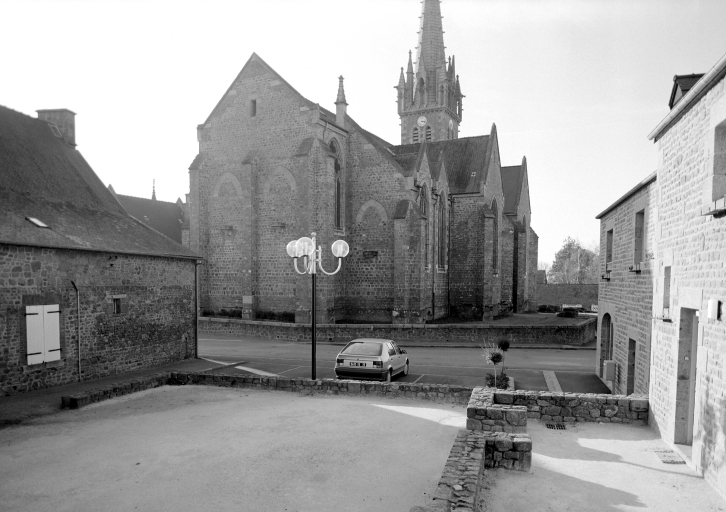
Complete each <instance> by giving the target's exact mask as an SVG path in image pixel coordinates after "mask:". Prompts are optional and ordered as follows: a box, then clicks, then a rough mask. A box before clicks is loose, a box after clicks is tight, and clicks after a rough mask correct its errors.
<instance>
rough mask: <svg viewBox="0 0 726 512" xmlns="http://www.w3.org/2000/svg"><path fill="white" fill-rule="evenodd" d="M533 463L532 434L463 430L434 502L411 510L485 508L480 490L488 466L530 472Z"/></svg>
mask: <svg viewBox="0 0 726 512" xmlns="http://www.w3.org/2000/svg"><path fill="white" fill-rule="evenodd" d="M531 465H532V440H531V439H530V437H529V436H528V435H526V434H507V433H504V432H482V431H478V432H474V431H471V430H465V429H462V430H460V431H459V433H458V434H457V436H456V440H455V441H454V445H453V446H452V447H451V452H450V453H449V458H448V459H447V460H446V465H445V466H444V471H443V473H442V474H441V478H440V479H439V483H438V485H437V487H436V492H435V493H434V496H433V500H432V502H431V504H429V505H426V506H417V507H413V508H412V509H411V511H410V512H434V511H436V512H450V511H452V510H455V511H457V512H474V511H481V510H485V509H486V507H485V506H484V504H483V502H482V499H483V497H482V496H481V495H480V490H481V487H482V478H483V475H484V471H485V470H486V469H491V468H503V469H513V470H517V471H529V469H530V467H531Z"/></svg>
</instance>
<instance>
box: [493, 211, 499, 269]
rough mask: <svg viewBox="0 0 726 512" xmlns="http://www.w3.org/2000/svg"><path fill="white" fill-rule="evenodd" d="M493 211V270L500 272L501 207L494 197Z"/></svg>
mask: <svg viewBox="0 0 726 512" xmlns="http://www.w3.org/2000/svg"><path fill="white" fill-rule="evenodd" d="M492 212H493V213H494V236H493V237H492V272H493V273H495V274H496V273H498V272H499V208H498V207H497V200H496V199H492Z"/></svg>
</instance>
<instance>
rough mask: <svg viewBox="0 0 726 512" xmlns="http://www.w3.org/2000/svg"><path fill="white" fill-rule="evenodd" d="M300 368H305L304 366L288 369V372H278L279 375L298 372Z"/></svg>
mask: <svg viewBox="0 0 726 512" xmlns="http://www.w3.org/2000/svg"><path fill="white" fill-rule="evenodd" d="M300 368H307V367H306V366H296V367H295V368H290V369H289V370H285V371H284V372H280V375H282V374H283V373H287V372H291V371H293V370H299V369H300Z"/></svg>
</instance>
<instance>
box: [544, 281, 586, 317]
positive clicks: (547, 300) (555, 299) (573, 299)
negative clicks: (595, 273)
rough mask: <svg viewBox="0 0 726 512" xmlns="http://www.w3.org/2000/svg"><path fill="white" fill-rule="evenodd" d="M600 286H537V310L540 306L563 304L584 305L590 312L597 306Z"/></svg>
mask: <svg viewBox="0 0 726 512" xmlns="http://www.w3.org/2000/svg"><path fill="white" fill-rule="evenodd" d="M599 286H600V285H599V284H598V283H595V284H539V283H538V284H537V290H536V297H537V298H536V299H535V301H536V302H537V304H535V305H534V307H535V308H536V307H537V306H540V305H550V306H562V304H582V307H584V308H585V309H587V310H588V311H589V310H590V306H592V305H593V304H595V305H597V303H598V302H597V297H598V288H599Z"/></svg>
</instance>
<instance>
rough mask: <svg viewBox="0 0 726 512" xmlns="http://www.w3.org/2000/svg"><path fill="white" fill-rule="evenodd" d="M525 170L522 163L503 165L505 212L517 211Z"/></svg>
mask: <svg viewBox="0 0 726 512" xmlns="http://www.w3.org/2000/svg"><path fill="white" fill-rule="evenodd" d="M523 179H524V171H523V170H522V166H521V165H512V166H509V167H502V193H503V194H504V213H505V214H507V213H517V208H518V207H519V197H520V196H521V195H522V181H523Z"/></svg>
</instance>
